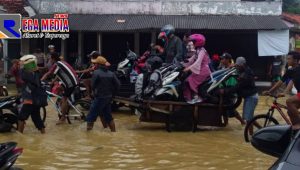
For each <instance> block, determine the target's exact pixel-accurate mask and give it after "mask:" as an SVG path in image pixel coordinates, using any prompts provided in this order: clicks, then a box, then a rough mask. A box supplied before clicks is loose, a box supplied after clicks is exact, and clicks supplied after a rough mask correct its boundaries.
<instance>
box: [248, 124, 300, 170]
mask: <svg viewBox="0 0 300 170" xmlns="http://www.w3.org/2000/svg"><path fill="white" fill-rule="evenodd" d="M251 144H252V146H253V147H254V148H256V149H257V150H259V151H261V152H263V153H265V154H268V155H271V156H274V157H277V158H278V160H277V161H276V162H275V163H274V164H273V165H272V166H271V167H270V168H269V169H270V170H296V169H297V170H298V169H300V161H299V156H300V150H299V144H300V131H299V130H298V131H293V130H292V127H291V126H290V125H276V126H268V127H265V128H262V129H259V130H258V131H256V132H255V133H254V134H253V136H252V138H251Z"/></svg>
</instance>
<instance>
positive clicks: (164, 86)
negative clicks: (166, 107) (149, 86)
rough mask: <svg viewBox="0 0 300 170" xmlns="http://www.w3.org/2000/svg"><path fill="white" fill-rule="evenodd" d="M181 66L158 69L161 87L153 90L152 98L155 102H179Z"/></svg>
mask: <svg viewBox="0 0 300 170" xmlns="http://www.w3.org/2000/svg"><path fill="white" fill-rule="evenodd" d="M181 70H182V67H181V66H176V65H167V66H164V67H162V68H160V69H159V74H160V75H161V87H160V88H159V89H157V90H155V93H154V98H155V99H157V100H172V101H176V100H181V97H182V95H181V90H180V89H181V88H182V83H181V81H182V78H181V77H180V75H181Z"/></svg>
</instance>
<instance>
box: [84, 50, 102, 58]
mask: <svg viewBox="0 0 300 170" xmlns="http://www.w3.org/2000/svg"><path fill="white" fill-rule="evenodd" d="M98 56H101V54H100V52H98V51H92V52H91V53H90V54H88V55H87V57H88V58H93V59H95V58H97V57H98Z"/></svg>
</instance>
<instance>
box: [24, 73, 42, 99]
mask: <svg viewBox="0 0 300 170" xmlns="http://www.w3.org/2000/svg"><path fill="white" fill-rule="evenodd" d="M21 78H22V80H23V82H24V84H23V86H22V99H23V100H32V99H33V97H37V96H34V95H35V93H34V91H35V89H36V88H37V87H40V86H41V81H40V73H39V72H38V71H35V72H28V71H24V70H23V69H21Z"/></svg>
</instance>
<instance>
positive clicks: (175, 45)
mask: <svg viewBox="0 0 300 170" xmlns="http://www.w3.org/2000/svg"><path fill="white" fill-rule="evenodd" d="M163 56H164V57H165V62H166V63H172V62H173V60H174V59H176V61H178V62H180V61H182V60H183V49H182V41H181V39H180V38H179V37H177V36H175V35H174V36H173V37H172V38H171V39H169V41H168V42H166V44H165V46H164V54H163Z"/></svg>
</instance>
